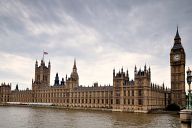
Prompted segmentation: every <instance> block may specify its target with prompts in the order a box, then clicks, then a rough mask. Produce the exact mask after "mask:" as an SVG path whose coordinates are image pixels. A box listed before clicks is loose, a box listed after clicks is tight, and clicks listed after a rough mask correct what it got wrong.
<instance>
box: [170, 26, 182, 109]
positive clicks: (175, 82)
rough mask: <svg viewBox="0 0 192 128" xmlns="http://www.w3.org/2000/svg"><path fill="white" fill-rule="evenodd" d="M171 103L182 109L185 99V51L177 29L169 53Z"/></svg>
mask: <svg viewBox="0 0 192 128" xmlns="http://www.w3.org/2000/svg"><path fill="white" fill-rule="evenodd" d="M170 66H171V101H172V103H175V104H177V105H179V106H180V107H184V106H185V104H186V99H185V51H184V48H183V46H182V44H181V38H180V36H179V32H178V27H177V32H176V35H175V38H174V45H173V47H172V49H171V53H170Z"/></svg>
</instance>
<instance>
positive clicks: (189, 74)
mask: <svg viewBox="0 0 192 128" xmlns="http://www.w3.org/2000/svg"><path fill="white" fill-rule="evenodd" d="M191 80H192V76H191V70H190V68H188V70H187V83H188V85H189V93H188V106H187V108H188V109H192V105H191Z"/></svg>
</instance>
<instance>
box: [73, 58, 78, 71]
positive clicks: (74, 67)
mask: <svg viewBox="0 0 192 128" xmlns="http://www.w3.org/2000/svg"><path fill="white" fill-rule="evenodd" d="M73 69H77V66H76V59H74V64H73Z"/></svg>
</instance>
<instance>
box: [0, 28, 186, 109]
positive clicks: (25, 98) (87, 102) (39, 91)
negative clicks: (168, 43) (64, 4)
mask: <svg viewBox="0 0 192 128" xmlns="http://www.w3.org/2000/svg"><path fill="white" fill-rule="evenodd" d="M180 40H181V39H180V37H179V34H178V31H177V34H176V36H175V43H174V46H173V48H172V49H171V53H170V61H171V62H170V63H171V90H170V89H167V88H166V87H165V86H164V84H162V86H159V85H157V84H154V83H152V82H151V69H150V67H146V65H145V66H144V68H143V70H142V69H137V67H136V66H135V70H134V80H130V78H129V73H128V71H124V70H123V68H122V69H121V70H120V71H118V72H116V71H115V69H114V70H113V85H112V86H110V85H107V86H106V85H105V86H99V85H98V83H94V85H93V86H91V87H83V86H81V85H79V75H78V72H77V67H76V61H74V65H73V69H72V73H71V75H70V76H69V77H68V76H67V75H66V77H65V79H64V78H62V79H61V81H60V80H59V75H58V73H57V74H56V76H55V81H54V85H53V86H50V72H51V63H50V62H49V63H48V65H47V66H46V64H45V62H44V60H41V63H40V65H39V64H38V62H37V61H36V63H35V78H34V80H32V90H29V89H27V90H23V91H21V90H19V89H18V86H16V89H15V90H13V91H11V86H10V85H6V84H2V85H1V86H0V102H3V103H6V102H11V103H16V102H20V103H39V104H41V103H47V104H49V103H51V104H52V105H56V106H62V107H66V108H90V109H109V110H113V111H128V112H148V111H150V110H153V109H164V108H165V107H166V106H167V105H169V104H171V102H172V103H176V104H178V105H180V106H184V105H185V91H184V88H185V83H184V82H185V80H184V73H185V68H184V67H185V53H184V49H183V48H182V45H181V41H180ZM179 94H181V95H179Z"/></svg>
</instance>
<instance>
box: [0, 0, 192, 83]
mask: <svg viewBox="0 0 192 128" xmlns="http://www.w3.org/2000/svg"><path fill="white" fill-rule="evenodd" d="M191 4H192V2H191V0H186V1H179V0H175V1H152V0H147V1H145V2H144V1H133V0H130V1H127V0H121V1H117V0H110V1H109V0H102V2H101V1H96V0H93V1H90V0H83V1H82V0H70V1H67V0H55V1H49V0H48V1H43V0H39V1H1V2H0V51H1V53H0V56H1V58H2V62H1V65H3V66H2V67H1V68H0V71H1V74H4V75H2V78H3V80H5V81H10V82H11V81H13V83H14V82H17V81H19V82H20V83H23V85H24V87H30V86H28V85H30V82H31V81H30V80H31V78H32V77H33V76H34V62H35V60H36V59H38V60H40V59H41V57H42V51H43V50H45V51H47V52H48V53H49V55H48V56H46V61H47V60H49V59H50V60H51V63H52V72H51V74H52V75H51V81H53V79H54V75H55V73H56V72H59V74H60V76H61V77H62V76H65V74H66V73H67V74H70V72H71V68H72V65H73V59H74V58H76V59H77V63H78V71H79V74H80V84H83V85H91V84H92V83H93V81H98V82H100V83H101V84H109V83H110V84H112V69H113V68H114V67H115V68H116V69H119V68H121V67H122V66H123V67H125V68H128V69H129V70H130V71H129V72H130V73H129V74H130V76H131V78H133V69H134V66H135V64H136V65H138V66H139V67H143V66H144V64H145V63H146V64H147V65H150V66H151V68H152V81H154V82H156V83H158V84H161V83H162V82H163V81H164V82H165V84H166V85H167V86H169V87H170V72H169V71H170V69H169V52H170V49H171V47H172V46H173V41H174V40H173V38H174V36H175V32H176V25H177V24H178V25H179V32H180V35H181V38H182V44H183V46H184V48H185V52H186V57H187V58H186V65H187V66H191V63H192V60H191V59H190V58H191V57H192V54H190V53H191V52H192V51H191V39H190V38H191V37H190V33H191V31H192V27H191V26H192V18H191V17H192V13H191V11H192V7H191V6H190V5H191ZM10 57H11V58H14V59H10ZM21 65H22V66H21ZM24 70H27V71H28V74H25V73H24V72H23V71H24ZM161 71H163V72H161ZM18 76H19V77H18ZM29 78H30V80H29ZM27 83H28V84H27Z"/></svg>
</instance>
